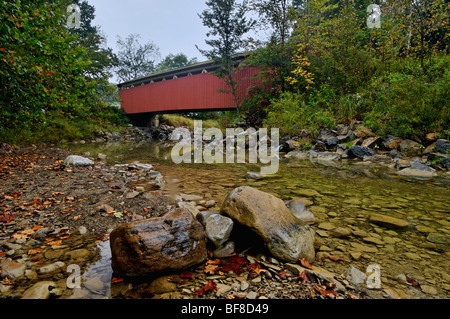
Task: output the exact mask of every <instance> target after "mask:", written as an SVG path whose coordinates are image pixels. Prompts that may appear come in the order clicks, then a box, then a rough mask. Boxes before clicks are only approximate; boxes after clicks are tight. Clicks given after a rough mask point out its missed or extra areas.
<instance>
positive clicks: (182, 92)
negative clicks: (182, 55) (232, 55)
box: [119, 67, 258, 114]
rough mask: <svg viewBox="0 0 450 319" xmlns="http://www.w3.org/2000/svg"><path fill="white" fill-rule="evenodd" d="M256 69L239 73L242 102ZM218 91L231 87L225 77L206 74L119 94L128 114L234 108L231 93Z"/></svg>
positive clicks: (254, 80) (243, 70)
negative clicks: (223, 78) (227, 84)
mask: <svg viewBox="0 0 450 319" xmlns="http://www.w3.org/2000/svg"><path fill="white" fill-rule="evenodd" d="M257 72H258V69H257V68H253V67H244V68H242V69H241V70H240V71H238V72H237V73H236V75H235V76H236V79H237V81H238V83H240V85H239V87H238V99H239V100H240V101H242V99H243V98H244V97H245V96H246V94H247V89H248V88H249V87H250V86H251V85H252V84H254V83H256V82H257V81H258V80H256V79H251V77H252V76H253V75H255V74H256V73H257ZM217 90H229V89H228V87H227V86H226V84H225V82H224V81H223V80H222V79H219V78H218V77H216V76H214V75H213V74H211V73H204V74H196V75H191V76H188V77H182V78H178V79H170V80H167V81H163V82H156V83H152V84H146V85H141V86H137V87H134V88H130V89H125V90H119V94H120V98H121V100H122V103H121V105H122V108H123V109H124V110H125V112H126V113H127V114H138V113H148V112H159V113H164V112H173V111H180V112H183V111H189V110H207V109H230V108H234V106H235V105H234V100H233V96H232V94H231V93H230V94H227V93H219V92H217Z"/></svg>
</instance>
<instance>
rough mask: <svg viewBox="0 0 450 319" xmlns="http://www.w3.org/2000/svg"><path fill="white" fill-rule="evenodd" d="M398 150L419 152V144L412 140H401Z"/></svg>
mask: <svg viewBox="0 0 450 319" xmlns="http://www.w3.org/2000/svg"><path fill="white" fill-rule="evenodd" d="M399 146H400V151H402V152H406V151H410V152H416V153H418V152H420V148H421V145H420V144H419V143H417V142H415V141H413V140H403V141H402V142H401V143H400V145H399Z"/></svg>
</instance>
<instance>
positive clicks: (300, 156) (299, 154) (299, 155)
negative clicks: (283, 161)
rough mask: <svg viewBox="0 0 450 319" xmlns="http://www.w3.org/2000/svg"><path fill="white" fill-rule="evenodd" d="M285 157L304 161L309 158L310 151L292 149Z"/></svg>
mask: <svg viewBox="0 0 450 319" xmlns="http://www.w3.org/2000/svg"><path fill="white" fill-rule="evenodd" d="M284 157H286V158H291V159H295V160H299V161H304V160H307V159H309V153H308V152H304V151H292V152H289V153H288V154H286V155H285V156H284Z"/></svg>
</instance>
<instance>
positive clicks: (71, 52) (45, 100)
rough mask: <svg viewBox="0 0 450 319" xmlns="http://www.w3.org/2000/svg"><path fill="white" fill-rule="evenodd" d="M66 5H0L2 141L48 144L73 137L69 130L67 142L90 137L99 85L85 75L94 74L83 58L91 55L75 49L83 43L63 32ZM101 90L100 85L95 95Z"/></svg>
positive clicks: (87, 59)
mask: <svg viewBox="0 0 450 319" xmlns="http://www.w3.org/2000/svg"><path fill="white" fill-rule="evenodd" d="M67 5H68V2H66V1H43V0H38V1H29V0H24V1H20V2H19V1H16V2H9V1H8V2H2V3H0V20H1V23H0V75H1V76H0V86H1V87H2V94H1V95H0V118H1V119H2V121H1V125H0V139H2V140H6V141H8V142H10V143H26V142H30V141H32V142H36V141H39V139H40V138H44V140H45V138H47V137H49V136H50V137H52V136H53V139H54V138H56V137H57V136H59V134H58V133H59V132H60V130H59V129H68V128H70V129H73V130H74V131H73V132H72V133H74V134H73V135H72V134H70V129H69V130H67V131H66V132H65V133H68V136H67V137H68V138H70V139H72V138H78V137H79V136H80V134H88V133H89V132H90V131H89V128H90V127H92V126H93V122H94V121H92V118H94V117H96V116H98V114H95V112H96V111H99V110H101V109H102V106H104V104H103V103H102V100H101V96H100V95H99V94H98V89H99V88H100V87H99V83H100V82H99V81H97V79H96V77H94V75H93V73H92V74H91V75H92V77H90V76H89V75H88V73H89V72H86V70H92V71H93V70H94V69H90V67H91V66H92V63H93V62H92V60H91V58H90V57H89V54H90V53H92V52H94V50H90V49H89V48H88V49H86V48H83V47H82V46H80V45H79V43H81V42H80V41H82V40H83V39H82V38H81V37H79V36H78V35H76V34H72V32H71V31H70V30H69V29H68V28H67V26H66V23H67V17H66V8H67ZM88 53H89V54H88ZM107 88H108V85H106V84H103V85H102V89H101V90H103V91H105V90H106V89H107ZM95 122H98V120H97V119H96V120H95ZM74 124H75V125H74ZM75 131H76V132H75ZM81 132H83V133H81ZM49 134H50V135H49ZM69 135H70V137H69Z"/></svg>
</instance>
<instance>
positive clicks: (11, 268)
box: [0, 260, 26, 280]
mask: <svg viewBox="0 0 450 319" xmlns="http://www.w3.org/2000/svg"><path fill="white" fill-rule="evenodd" d="M25 268H26V267H25V265H24V264H21V263H17V262H13V261H7V260H2V261H0V269H1V275H2V276H3V277H8V279H10V280H14V279H17V278H20V277H22V276H23V275H24V273H25Z"/></svg>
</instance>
